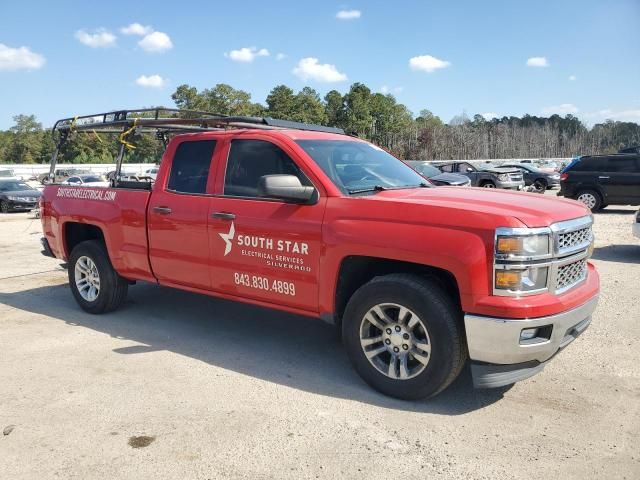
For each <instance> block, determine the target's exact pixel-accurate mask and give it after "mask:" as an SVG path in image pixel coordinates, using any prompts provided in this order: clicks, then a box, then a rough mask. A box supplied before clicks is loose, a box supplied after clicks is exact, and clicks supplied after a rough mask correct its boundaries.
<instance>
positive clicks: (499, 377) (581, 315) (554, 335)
mask: <svg viewBox="0 0 640 480" xmlns="http://www.w3.org/2000/svg"><path fill="white" fill-rule="evenodd" d="M597 304H598V297H597V296H595V297H593V298H592V299H591V300H589V301H588V302H587V303H585V304H583V305H581V306H579V307H576V308H574V309H573V310H569V311H566V312H562V313H559V314H557V315H550V316H547V317H537V318H527V319H519V320H518V319H507V318H493V317H483V316H478V315H470V314H467V315H465V317H464V323H465V328H466V333H467V345H468V346H469V357H470V359H471V362H472V365H471V371H472V374H473V379H474V384H475V385H476V387H479V388H482V387H484V388H487V387H498V386H502V385H507V384H510V383H514V382H517V381H519V380H523V379H525V378H528V377H530V376H531V375H534V374H536V373H538V372H540V371H541V370H542V369H543V368H544V365H545V363H546V362H547V361H548V360H550V359H551V357H553V356H554V355H555V354H556V353H558V352H559V351H560V350H562V349H563V348H564V347H566V346H567V345H569V344H570V343H571V342H572V341H573V340H575V339H576V338H577V337H578V335H580V334H581V333H582V332H583V331H584V330H586V328H587V327H588V326H589V324H590V323H591V315H592V314H593V312H594V310H595V309H596V306H597ZM543 327H546V328H543ZM531 328H540V329H541V331H545V332H549V329H551V331H550V333H548V334H546V335H545V336H546V337H547V338H538V339H532V340H521V339H520V335H521V333H522V331H523V330H525V329H531Z"/></svg>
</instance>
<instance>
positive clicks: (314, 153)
mask: <svg viewBox="0 0 640 480" xmlns="http://www.w3.org/2000/svg"><path fill="white" fill-rule="evenodd" d="M296 143H297V144H298V145H300V146H301V147H302V148H303V149H304V151H305V152H307V154H308V155H309V156H310V157H311V158H312V159H313V160H314V161H315V162H316V163H317V164H318V166H319V167H320V168H321V169H322V170H323V171H324V173H325V174H327V176H328V177H329V178H330V179H331V180H332V181H333V183H334V184H335V185H336V186H337V187H338V188H339V189H340V190H341V191H342V192H343V193H345V194H356V193H364V192H375V191H381V190H393V189H397V188H417V187H422V186H426V183H425V180H424V178H423V177H421V176H420V175H419V174H418V173H416V172H415V171H414V170H413V169H412V168H411V167H409V166H407V165H405V164H404V163H403V162H401V161H400V160H398V159H397V158H395V157H393V156H392V155H389V154H388V153H387V152H385V151H384V150H382V149H381V148H378V147H376V146H375V145H372V144H370V143H367V142H358V141H349V140H298V141H297V142H296Z"/></svg>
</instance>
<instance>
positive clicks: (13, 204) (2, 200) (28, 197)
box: [0, 179, 42, 213]
mask: <svg viewBox="0 0 640 480" xmlns="http://www.w3.org/2000/svg"><path fill="white" fill-rule="evenodd" d="M41 196H42V193H40V192H39V191H38V190H36V189H35V188H33V187H31V186H29V185H27V184H26V183H25V182H23V181H22V180H5V179H0V212H2V213H9V212H11V211H14V210H20V211H26V210H33V209H34V208H36V206H37V204H38V200H39V199H40V197H41Z"/></svg>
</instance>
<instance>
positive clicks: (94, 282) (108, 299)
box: [68, 240, 129, 314]
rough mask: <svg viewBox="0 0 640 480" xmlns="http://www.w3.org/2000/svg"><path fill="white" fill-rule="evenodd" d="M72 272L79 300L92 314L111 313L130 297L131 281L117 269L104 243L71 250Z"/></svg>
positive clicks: (75, 294) (70, 269) (70, 275)
mask: <svg viewBox="0 0 640 480" xmlns="http://www.w3.org/2000/svg"><path fill="white" fill-rule="evenodd" d="M68 273H69V286H70V287H71V291H72V292H73V296H74V298H75V299H76V302H78V305H80V307H81V308H82V309H83V310H85V311H87V312H89V313H95V314H98V313H107V312H111V311H113V310H115V309H117V308H118V307H119V306H120V305H121V304H122V302H124V300H125V298H126V297H127V291H128V289H129V284H128V283H127V281H126V280H125V279H124V278H122V277H121V276H120V275H118V272H116V271H115V270H114V268H113V266H112V265H111V261H110V260H109V255H108V254H107V251H106V248H105V246H104V244H103V243H102V242H99V241H97V240H88V241H86V242H82V243H80V244H78V245H77V246H76V247H75V248H74V249H73V251H72V252H71V256H70V258H69V270H68Z"/></svg>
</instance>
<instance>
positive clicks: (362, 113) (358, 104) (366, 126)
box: [344, 83, 373, 137]
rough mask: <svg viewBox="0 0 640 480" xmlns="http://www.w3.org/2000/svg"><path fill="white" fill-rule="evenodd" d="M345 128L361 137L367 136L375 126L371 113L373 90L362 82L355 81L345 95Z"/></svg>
mask: <svg viewBox="0 0 640 480" xmlns="http://www.w3.org/2000/svg"><path fill="white" fill-rule="evenodd" d="M344 104H345V122H344V123H345V129H346V130H347V131H349V132H352V133H355V134H357V135H358V136H361V137H367V136H368V135H369V134H370V132H371V131H372V128H373V116H372V115H371V90H370V89H369V87H367V86H366V85H364V84H362V83H354V84H353V85H351V88H350V89H349V93H347V94H346V95H345V96H344Z"/></svg>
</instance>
